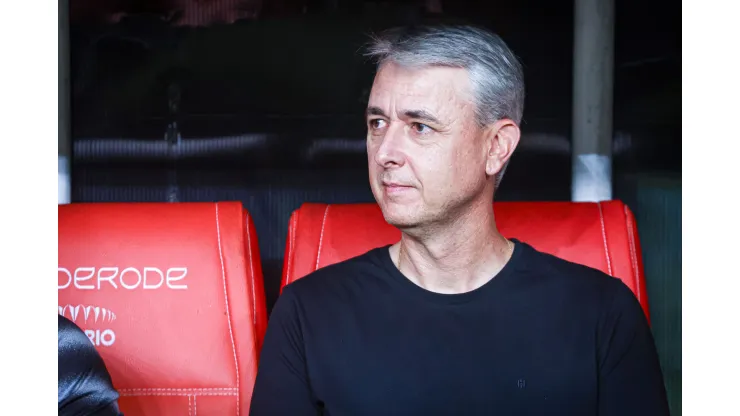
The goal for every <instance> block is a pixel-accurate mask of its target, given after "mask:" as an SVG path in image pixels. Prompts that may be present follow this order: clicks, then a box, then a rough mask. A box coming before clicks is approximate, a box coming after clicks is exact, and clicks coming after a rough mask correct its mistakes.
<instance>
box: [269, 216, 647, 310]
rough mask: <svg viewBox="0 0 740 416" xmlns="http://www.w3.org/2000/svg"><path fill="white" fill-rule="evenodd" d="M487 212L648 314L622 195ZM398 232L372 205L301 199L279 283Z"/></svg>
mask: <svg viewBox="0 0 740 416" xmlns="http://www.w3.org/2000/svg"><path fill="white" fill-rule="evenodd" d="M494 212H495V215H496V223H497V226H498V228H499V231H500V232H501V233H502V234H503V235H504V236H506V237H510V238H516V239H518V240H520V241H523V242H526V243H528V244H530V245H531V246H533V247H534V248H536V249H538V250H540V251H543V252H547V253H550V254H553V255H555V256H558V257H560V258H563V259H565V260H569V261H572V262H575V263H580V264H583V265H586V266H590V267H593V268H595V269H599V270H601V271H603V272H605V273H608V274H609V275H612V276H614V277H618V278H620V279H622V281H624V282H625V283H626V284H627V286H629V287H630V289H632V291H633V292H634V293H635V295H636V297H637V298H638V300H639V301H640V304H641V305H642V307H643V309H644V311H645V314H646V315H647V314H648V301H647V292H646V289H645V280H644V274H643V265H642V255H641V251H640V243H639V239H638V236H637V227H636V224H635V218H634V216H633V214H632V212H631V211H630V210H629V208H628V207H627V206H626V205H624V204H623V203H622V202H620V201H607V202H601V203H574V202H496V203H494ZM400 237H401V233H400V231H399V230H398V229H396V228H395V227H392V226H390V225H389V224H388V223H386V222H385V220H384V218H383V214H382V212H381V211H380V208H379V206H378V205H377V204H338V205H326V204H304V205H302V206H301V207H300V208H299V209H297V210H296V211H295V212H293V214H292V215H291V218H290V224H289V228H288V240H287V243H286V246H287V247H286V255H285V260H284V264H283V276H282V281H281V288H282V287H284V286H285V285H287V284H289V283H291V282H293V281H295V280H297V279H299V278H301V277H303V276H305V275H307V274H308V273H311V272H313V271H314V270H317V269H319V268H320V267H324V266H327V265H330V264H333V263H337V262H339V261H342V260H346V259H349V258H351V257H354V256H357V255H360V254H362V253H364V252H366V251H368V250H370V249H372V248H376V247H380V246H383V245H387V244H391V243H395V242H397V241H398V240H399V239H400Z"/></svg>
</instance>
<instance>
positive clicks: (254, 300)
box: [246, 212, 257, 325]
mask: <svg viewBox="0 0 740 416" xmlns="http://www.w3.org/2000/svg"><path fill="white" fill-rule="evenodd" d="M246 214H247V215H246V221H247V224H246V225H247V255H248V256H249V277H250V279H249V281H250V283H252V284H251V286H252V323H253V324H254V325H257V297H256V296H255V295H254V264H253V263H252V238H251V237H250V236H249V234H251V233H252V232H251V231H250V228H249V212H247V213H246Z"/></svg>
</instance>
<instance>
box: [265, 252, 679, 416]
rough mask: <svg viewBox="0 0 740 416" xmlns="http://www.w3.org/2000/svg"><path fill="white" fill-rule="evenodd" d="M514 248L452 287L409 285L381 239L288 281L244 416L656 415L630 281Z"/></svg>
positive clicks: (657, 402)
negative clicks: (454, 290)
mask: <svg viewBox="0 0 740 416" xmlns="http://www.w3.org/2000/svg"><path fill="white" fill-rule="evenodd" d="M515 243H516V244H515V249H514V253H513V255H512V258H511V260H510V261H509V262H508V263H507V264H506V266H505V267H504V268H503V269H502V270H501V272H500V273H499V274H498V275H497V276H496V277H494V278H493V279H491V280H490V281H489V282H487V283H486V284H484V285H483V286H481V287H480V288H478V289H476V290H473V291H470V292H467V293H462V294H438V293H434V292H431V291H427V290H425V289H423V288H421V287H419V286H417V285H415V284H414V283H413V282H411V281H410V280H408V279H407V278H405V277H404V276H403V275H402V274H401V273H400V272H399V271H398V269H397V268H396V267H395V265H394V264H393V262H392V260H391V258H390V254H389V251H388V247H382V248H379V249H374V250H371V251H369V252H368V253H366V254H363V255H361V256H359V257H356V258H353V259H350V260H348V261H344V262H342V263H339V264H335V265H332V266H329V267H326V268H322V269H320V270H318V271H316V272H314V273H312V274H311V275H309V276H306V277H304V278H302V279H299V280H298V281H296V282H295V283H292V284H291V285H289V286H287V287H286V288H285V289H284V291H283V293H282V295H281V296H280V298H279V299H278V301H277V303H276V305H275V307H274V309H273V312H272V315H271V317H270V323H269V326H268V330H267V334H266V338H265V342H264V346H263V349H262V352H261V357H260V364H259V372H258V375H257V381H256V385H255V388H254V394H253V398H252V405H251V406H252V407H251V414H252V415H256V416H262V415H294V416H300V415H316V414H324V415H332V416H336V415H352V416H360V415H373V416H376V415H569V416H576V415H615V416H617V415H618V416H626V415H630V416H635V415H650V416H656V415H667V414H668V404H667V400H666V393H665V388H664V386H663V378H662V374H661V369H660V365H659V363H658V357H657V354H656V350H655V345H654V342H653V338H652V335H651V332H650V328H649V326H648V323H647V321H646V319H645V315H644V313H643V311H642V309H641V307H640V304H639V303H638V301H637V299H636V298H635V296H634V295H633V293H632V292H631V291H630V289H629V288H628V287H627V286H625V285H624V284H623V283H622V282H621V281H620V280H618V279H616V278H612V277H610V276H608V275H605V274H604V273H601V272H600V271H597V270H594V269H590V268H587V267H584V266H581V265H577V264H574V263H570V262H567V261H564V260H561V259H559V258H556V257H554V256H551V255H548V254H545V253H541V252H538V251H536V250H535V249H534V248H532V247H531V246H529V245H527V244H524V243H521V242H518V241H515Z"/></svg>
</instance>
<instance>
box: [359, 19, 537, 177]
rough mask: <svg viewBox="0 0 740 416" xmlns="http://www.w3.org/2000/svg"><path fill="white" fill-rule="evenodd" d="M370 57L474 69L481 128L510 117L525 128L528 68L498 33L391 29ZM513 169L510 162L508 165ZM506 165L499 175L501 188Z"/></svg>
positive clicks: (461, 29) (376, 39) (471, 72)
mask: <svg viewBox="0 0 740 416" xmlns="http://www.w3.org/2000/svg"><path fill="white" fill-rule="evenodd" d="M366 56H368V57H370V58H374V59H375V60H376V62H377V64H378V67H380V66H381V65H383V64H384V63H386V62H393V63H396V64H398V65H401V66H405V67H412V68H413V67H424V66H446V67H453V68H463V69H466V70H467V71H468V74H469V76H470V82H471V85H472V88H473V100H474V105H475V115H476V121H477V123H478V124H479V126H480V127H484V126H487V125H490V124H493V123H495V122H496V121H498V120H501V119H504V118H508V119H511V120H513V121H514V122H515V123H517V124H519V123H520V122H521V120H522V114H523V112H524V73H523V70H522V65H521V64H520V63H519V60H518V59H517V57H516V56H515V55H514V53H513V52H512V51H511V50H510V49H509V47H508V46H507V45H506V43H504V41H503V40H502V39H501V38H500V37H499V36H497V35H495V34H493V33H491V32H488V31H486V30H483V29H479V28H475V27H471V26H436V27H435V26H423V27H414V28H401V29H391V30H387V31H385V32H383V33H381V34H380V35H378V36H375V37H374V38H373V40H372V42H371V44H370V45H369V46H368V48H367V53H366ZM507 165H508V163H507ZM505 170H506V166H504V167H503V168H502V169H501V171H500V172H499V173H498V174H497V175H496V179H495V187H496V188H497V189H498V186H499V183H500V182H501V179H502V177H503V175H504V171H505Z"/></svg>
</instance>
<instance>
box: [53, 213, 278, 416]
mask: <svg viewBox="0 0 740 416" xmlns="http://www.w3.org/2000/svg"><path fill="white" fill-rule="evenodd" d="M58 275H59V283H58V289H59V290H58V295H59V314H62V315H64V316H65V317H67V318H69V319H70V320H72V321H74V322H75V323H76V324H77V325H78V326H79V327H80V328H82V329H83V330H84V331H85V333H86V334H87V335H88V337H89V338H90V340H91V341H92V343H93V344H94V345H95V346H96V347H97V349H98V351H99V352H100V354H101V356H102V358H103V360H104V361H105V363H106V365H107V367H108V370H109V372H110V373H111V377H112V379H113V383H114V386H115V387H116V388H117V389H118V390H119V392H120V394H121V399H120V401H119V403H120V405H121V408H122V411H123V412H124V413H125V414H126V415H127V416H133V415H159V416H167V415H188V414H192V415H194V414H198V415H209V414H210V415H247V414H248V410H249V403H250V400H251V394H252V388H253V385H254V379H255V376H256V372H257V360H258V352H259V350H260V348H261V344H262V337H263V335H264V331H265V328H266V325H267V321H266V318H267V312H266V309H265V298H264V290H263V282H262V270H261V266H260V259H259V252H258V249H257V238H256V236H255V230H254V224H253V223H252V220H251V218H250V217H249V214H248V213H246V212H245V210H244V209H243V208H242V206H241V204H240V203H232V202H228V203H177V204H165V203H140V204H134V203H115V204H71V205H60V206H59V272H58Z"/></svg>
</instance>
